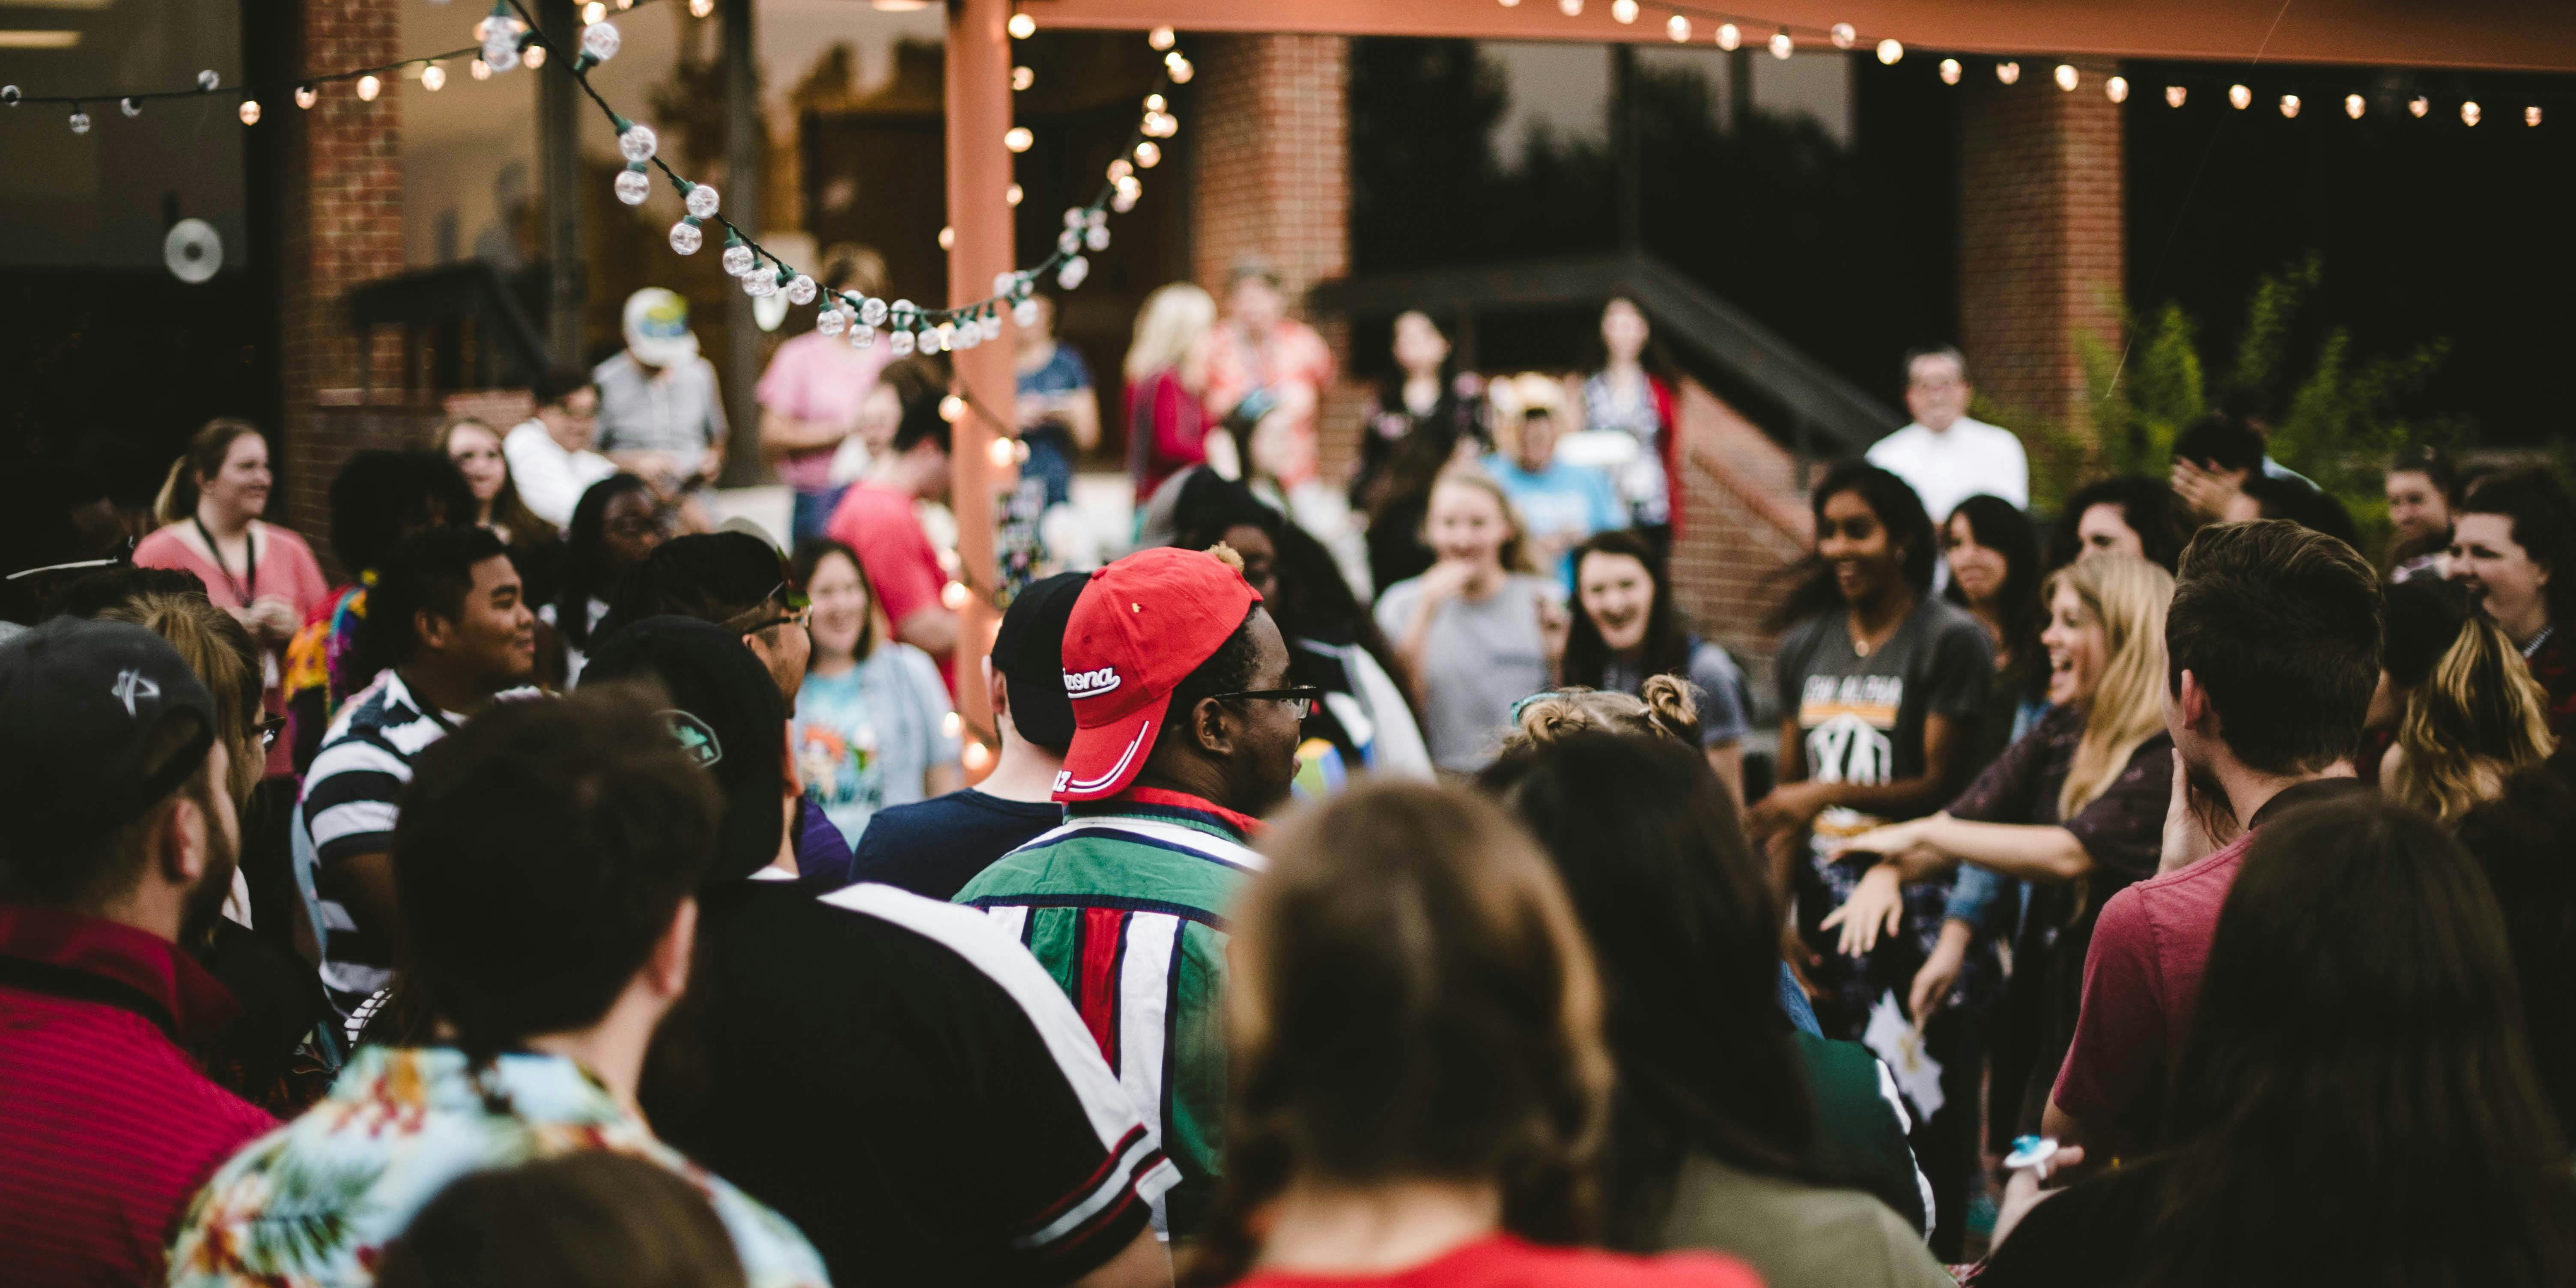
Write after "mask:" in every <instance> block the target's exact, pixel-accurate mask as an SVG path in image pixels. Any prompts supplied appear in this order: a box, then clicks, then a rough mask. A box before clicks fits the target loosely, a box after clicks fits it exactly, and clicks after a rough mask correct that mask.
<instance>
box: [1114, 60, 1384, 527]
mask: <svg viewBox="0 0 2576 1288" xmlns="http://www.w3.org/2000/svg"><path fill="white" fill-rule="evenodd" d="M1188 47H1189V50H1190V57H1191V60H1192V61H1193V62H1196V63H1197V64H1198V69H1199V70H1198V77H1197V83H1196V84H1195V85H1193V86H1192V88H1193V89H1195V90H1197V91H1198V93H1197V96H1196V98H1195V99H1194V100H1193V101H1192V104H1191V108H1190V113H1189V116H1188V117H1185V118H1184V119H1183V121H1182V128H1183V129H1185V130H1190V131H1193V132H1194V135H1195V138H1194V140H1193V144H1192V147H1193V151H1192V154H1191V156H1192V160H1191V164H1192V167H1193V169H1194V171H1195V173H1194V174H1193V175H1192V179H1191V183H1192V191H1191V194H1190V200H1191V211H1192V227H1191V230H1190V234H1191V235H1190V246H1191V263H1192V265H1193V269H1194V272H1195V275H1196V277H1197V279H1198V280H1199V282H1200V283H1201V284H1203V285H1205V286H1206V287H1207V288H1208V289H1209V290H1210V291H1221V290H1222V289H1223V288H1224V286H1225V275H1226V270H1227V269H1229V268H1231V267H1232V266H1233V264H1234V262H1235V261H1236V260H1238V259H1241V258H1243V257H1244V256H1247V255H1258V256H1260V257H1261V258H1263V259H1266V260H1268V261H1270V263H1271V264H1272V265H1273V266H1275V267H1276V268H1277V269H1278V270H1279V275H1280V285H1281V287H1282V289H1283V290H1284V291H1285V292H1286V294H1287V296H1288V299H1289V300H1290V301H1291V308H1292V311H1294V305H1295V302H1296V301H1299V300H1302V299H1304V298H1305V295H1306V292H1307V290H1308V289H1309V288H1311V287H1313V286H1314V285H1315V284H1316V283H1317V282H1322V281H1327V280H1330V279H1332V278H1337V277H1340V276H1342V275H1343V274H1345V273H1347V272H1349V271H1350V265H1351V236H1350V211H1351V144H1350V135H1351V113H1350V97H1349V94H1348V92H1347V88H1348V85H1349V83H1350V41H1349V39H1348V38H1346V37H1342V36H1193V37H1192V38H1191V39H1190V43H1189V46H1188ZM1148 182H1151V180H1150V178H1149V180H1148ZM1316 329H1317V330H1318V331H1319V332H1321V333H1322V334H1323V337H1324V341H1325V343H1327V344H1329V345H1331V346H1332V350H1333V356H1334V358H1335V359H1336V360H1337V362H1339V363H1340V365H1341V366H1342V367H1343V368H1345V369H1347V367H1348V366H1349V362H1350V328H1349V326H1348V325H1347V324H1346V323H1344V322H1343V321H1342V320H1340V319H1338V318H1328V319H1323V320H1320V321H1318V322H1317V324H1316ZM1360 397H1361V395H1360V392H1359V390H1358V388H1357V386H1354V385H1352V384H1351V383H1350V382H1349V381H1347V380H1337V381H1335V383H1334V387H1333V388H1331V389H1328V390H1325V391H1324V403H1323V409H1322V417H1321V421H1320V428H1321V431H1322V435H1323V442H1322V448H1323V463H1324V473H1325V476H1326V477H1327V478H1340V477H1342V476H1343V475H1344V473H1345V472H1346V471H1347V470H1348V468H1349V464H1350V462H1351V460H1352V459H1353V457H1354V456H1355V454H1356V452H1357V449H1358V442H1359V439H1358V434H1359V404H1360Z"/></svg>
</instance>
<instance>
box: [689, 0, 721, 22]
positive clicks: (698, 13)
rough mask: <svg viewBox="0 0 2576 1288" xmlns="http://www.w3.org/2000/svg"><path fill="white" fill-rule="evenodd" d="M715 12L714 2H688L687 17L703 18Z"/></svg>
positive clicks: (691, 0) (709, 0) (700, 0)
mask: <svg viewBox="0 0 2576 1288" xmlns="http://www.w3.org/2000/svg"><path fill="white" fill-rule="evenodd" d="M715 11H716V0H689V16H690V17H692V18H703V17H706V16H707V15H708V14H711V13H714V12H715Z"/></svg>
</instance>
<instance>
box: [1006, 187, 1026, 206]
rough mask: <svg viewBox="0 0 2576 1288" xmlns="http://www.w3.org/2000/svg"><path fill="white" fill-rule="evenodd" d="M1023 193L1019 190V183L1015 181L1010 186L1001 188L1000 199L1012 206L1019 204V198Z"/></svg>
mask: <svg viewBox="0 0 2576 1288" xmlns="http://www.w3.org/2000/svg"><path fill="white" fill-rule="evenodd" d="M1025 195H1027V194H1025V193H1023V192H1021V191H1020V185H1018V184H1016V183H1015V184H1012V185H1011V186H1010V187H1007V188H1004V189H1002V200H1003V201H1005V202H1007V203H1009V204H1010V205H1012V206H1018V205H1019V204H1020V199H1021V198H1022V197H1023V196H1025Z"/></svg>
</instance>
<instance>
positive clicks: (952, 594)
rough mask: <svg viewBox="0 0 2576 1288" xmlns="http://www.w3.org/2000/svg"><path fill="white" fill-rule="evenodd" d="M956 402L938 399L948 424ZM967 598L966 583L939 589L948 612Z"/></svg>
mask: <svg viewBox="0 0 2576 1288" xmlns="http://www.w3.org/2000/svg"><path fill="white" fill-rule="evenodd" d="M956 401H957V395H955V394H950V395H948V396H947V397H945V398H942V399H940V400H939V414H940V416H941V417H943V418H945V419H947V420H948V421H950V422H952V423H953V422H954V421H955V420H956V419H957V418H956V417H955V416H950V415H949V414H948V404H950V403H952V402H956ZM916 405H917V404H916ZM960 405H961V406H962V405H963V404H960ZM967 598H968V594H967V590H966V583H964V582H962V581H952V582H950V583H948V584H947V585H945V586H942V587H940V588H939V602H940V603H942V604H944V605H946V606H947V607H948V610H949V611H950V612H956V611H959V610H961V609H963V608H965V607H966V600H967Z"/></svg>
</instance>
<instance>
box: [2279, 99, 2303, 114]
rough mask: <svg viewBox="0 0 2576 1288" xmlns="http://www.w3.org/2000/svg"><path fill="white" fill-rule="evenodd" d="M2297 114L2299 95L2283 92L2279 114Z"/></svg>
mask: <svg viewBox="0 0 2576 1288" xmlns="http://www.w3.org/2000/svg"><path fill="white" fill-rule="evenodd" d="M2298 114H2299V96H2298V95H2296V94H2283V95H2282V96H2281V115H2282V116H2284V117H2296V116H2297V115H2298Z"/></svg>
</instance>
